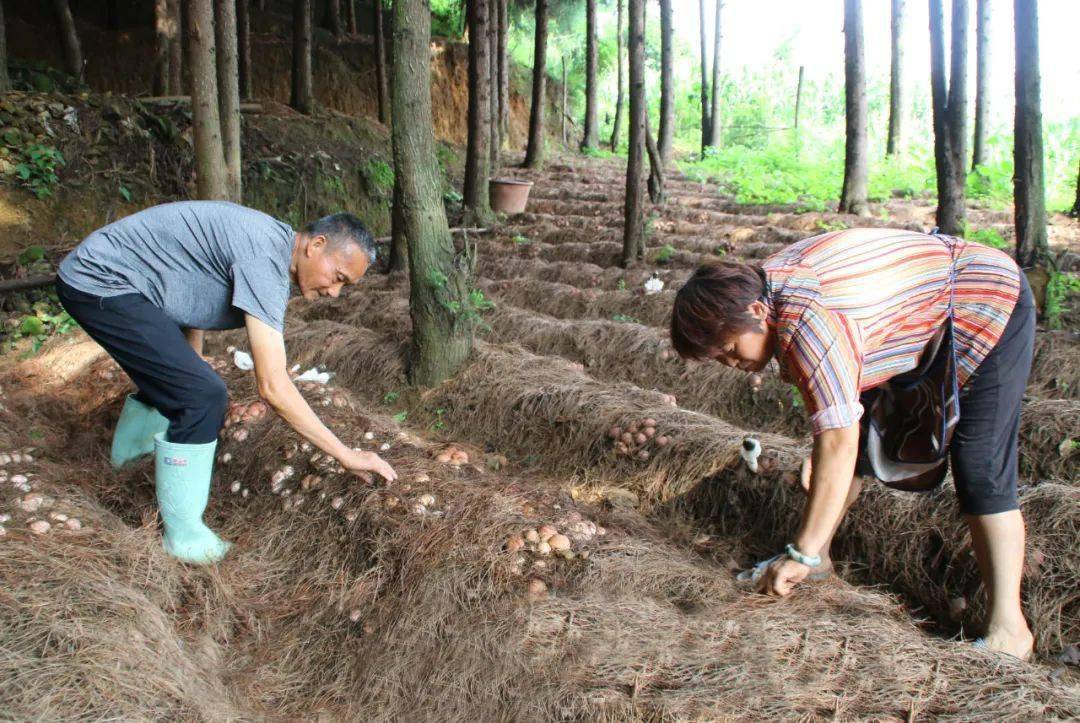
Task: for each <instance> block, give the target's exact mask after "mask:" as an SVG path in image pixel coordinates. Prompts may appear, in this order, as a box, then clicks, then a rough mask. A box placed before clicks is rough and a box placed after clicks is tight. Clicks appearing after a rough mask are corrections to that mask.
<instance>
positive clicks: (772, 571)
mask: <svg viewBox="0 0 1080 723" xmlns="http://www.w3.org/2000/svg"><path fill="white" fill-rule="evenodd" d="M809 574H810V568H809V567H807V566H806V565H804V564H802V563H801V562H795V561H794V560H792V559H791V558H790V557H781V558H779V559H777V560H774V561H773V563H772V564H771V565H769V567H768V569H766V570H765V574H764V575H762V576H761V580H759V581H758V588H757V589H758V592H763V593H766V594H768V595H779V596H780V597H787V596H788V595H790V594H791V591H792V590H794V589H795V586H796V585H798V584H799V583H800V582H802V581H803V580H805V579H806V576H807V575H809Z"/></svg>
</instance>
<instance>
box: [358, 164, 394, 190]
mask: <svg viewBox="0 0 1080 723" xmlns="http://www.w3.org/2000/svg"><path fill="white" fill-rule="evenodd" d="M364 177H365V178H366V179H367V180H368V182H369V183H370V184H371V185H372V186H374V187H375V188H376V189H377V190H378V191H380V192H382V193H383V194H388V193H390V192H392V191H393V190H394V167H393V166H391V165H390V164H389V163H387V162H386V161H383V160H380V159H378V158H374V159H372V160H370V161H368V162H367V164H366V165H365V166H364Z"/></svg>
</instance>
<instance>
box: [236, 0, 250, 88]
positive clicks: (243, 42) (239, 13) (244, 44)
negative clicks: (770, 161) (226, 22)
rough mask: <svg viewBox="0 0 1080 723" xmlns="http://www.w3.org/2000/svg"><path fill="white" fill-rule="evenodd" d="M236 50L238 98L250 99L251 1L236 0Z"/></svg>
mask: <svg viewBox="0 0 1080 723" xmlns="http://www.w3.org/2000/svg"><path fill="white" fill-rule="evenodd" d="M236 49H237V53H239V60H238V63H239V66H238V72H239V76H240V78H239V79H240V97H241V98H243V99H244V100H248V99H250V98H251V96H252V94H253V93H254V88H252V86H251V0H236Z"/></svg>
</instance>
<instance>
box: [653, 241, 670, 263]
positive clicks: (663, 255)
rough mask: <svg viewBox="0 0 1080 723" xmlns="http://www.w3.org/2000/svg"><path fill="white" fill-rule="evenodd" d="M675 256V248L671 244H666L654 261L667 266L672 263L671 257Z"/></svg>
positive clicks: (657, 253)
mask: <svg viewBox="0 0 1080 723" xmlns="http://www.w3.org/2000/svg"><path fill="white" fill-rule="evenodd" d="M674 255H675V247H674V246H672V245H671V244H664V247H663V248H661V249H660V250H659V251H657V252H656V257H655V258H654V261H655V262H656V263H658V264H666V263H667V262H668V261H671V257H672V256H674Z"/></svg>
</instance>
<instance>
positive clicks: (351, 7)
mask: <svg viewBox="0 0 1080 723" xmlns="http://www.w3.org/2000/svg"><path fill="white" fill-rule="evenodd" d="M345 27H346V28H347V29H348V31H349V34H350V35H356V34H357V32H358V31H359V27H357V24H356V0H345Z"/></svg>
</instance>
